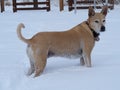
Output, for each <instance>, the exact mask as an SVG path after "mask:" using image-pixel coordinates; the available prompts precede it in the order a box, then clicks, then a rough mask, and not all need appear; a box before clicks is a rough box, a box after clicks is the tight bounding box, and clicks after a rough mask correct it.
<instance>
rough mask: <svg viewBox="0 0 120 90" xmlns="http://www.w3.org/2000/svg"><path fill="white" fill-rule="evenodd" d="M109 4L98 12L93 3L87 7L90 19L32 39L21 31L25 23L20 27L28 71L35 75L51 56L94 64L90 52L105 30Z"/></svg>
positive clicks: (38, 34) (88, 65) (19, 33)
mask: <svg viewBox="0 0 120 90" xmlns="http://www.w3.org/2000/svg"><path fill="white" fill-rule="evenodd" d="M107 10H108V7H107V6H103V8H102V10H101V12H95V11H94V9H93V8H92V7H89V10H88V19H87V20H86V21H84V22H82V23H80V24H79V25H77V26H75V27H73V28H72V29H70V30H67V31H62V32H39V33H37V34H36V35H34V36H33V37H32V38H31V39H26V38H24V37H23V36H22V34H21V29H22V28H25V26H24V24H23V23H20V24H19V25H18V27H17V35H18V37H19V39H21V40H22V41H23V42H25V43H26V44H27V45H28V46H27V55H28V57H29V60H30V69H29V70H28V75H31V74H33V73H35V75H34V77H37V76H39V75H41V73H42V72H43V71H44V68H45V66H46V63H47V58H49V57H52V56H61V57H77V58H80V64H81V65H85V66H86V67H91V66H92V65H91V52H92V49H93V47H94V45H95V41H99V40H100V38H99V35H100V32H103V31H105V17H106V15H107Z"/></svg>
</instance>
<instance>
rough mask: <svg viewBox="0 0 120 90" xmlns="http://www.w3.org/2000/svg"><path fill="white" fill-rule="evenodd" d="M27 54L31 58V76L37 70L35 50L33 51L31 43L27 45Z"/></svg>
mask: <svg viewBox="0 0 120 90" xmlns="http://www.w3.org/2000/svg"><path fill="white" fill-rule="evenodd" d="M27 55H28V57H29V60H30V68H29V70H28V73H27V75H28V76H30V75H31V74H32V73H34V71H35V65H34V64H35V61H34V58H33V51H32V49H31V47H30V46H29V45H28V47H27Z"/></svg>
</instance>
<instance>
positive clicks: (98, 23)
mask: <svg viewBox="0 0 120 90" xmlns="http://www.w3.org/2000/svg"><path fill="white" fill-rule="evenodd" d="M107 10H108V7H107V6H103V8H102V11H101V12H100V13H96V12H95V11H94V9H93V8H92V7H89V11H88V16H89V18H88V23H89V26H90V28H91V29H93V30H94V31H95V32H96V33H98V34H99V33H100V32H103V31H105V22H106V20H105V17H106V15H107Z"/></svg>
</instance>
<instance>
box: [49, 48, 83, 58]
mask: <svg viewBox="0 0 120 90" xmlns="http://www.w3.org/2000/svg"><path fill="white" fill-rule="evenodd" d="M54 56H58V57H67V58H80V57H81V56H82V49H79V50H77V51H75V52H63V53H61V52H54V51H49V52H48V58H49V57H54Z"/></svg>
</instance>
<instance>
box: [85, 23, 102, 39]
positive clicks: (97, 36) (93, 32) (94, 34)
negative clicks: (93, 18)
mask: <svg viewBox="0 0 120 90" xmlns="http://www.w3.org/2000/svg"><path fill="white" fill-rule="evenodd" d="M86 24H87V25H88V27H89V28H90V30H91V32H92V34H93V36H94V38H95V40H96V41H98V39H99V35H100V34H99V33H97V32H95V30H94V29H92V28H91V27H90V25H89V23H88V22H87V21H86Z"/></svg>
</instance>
